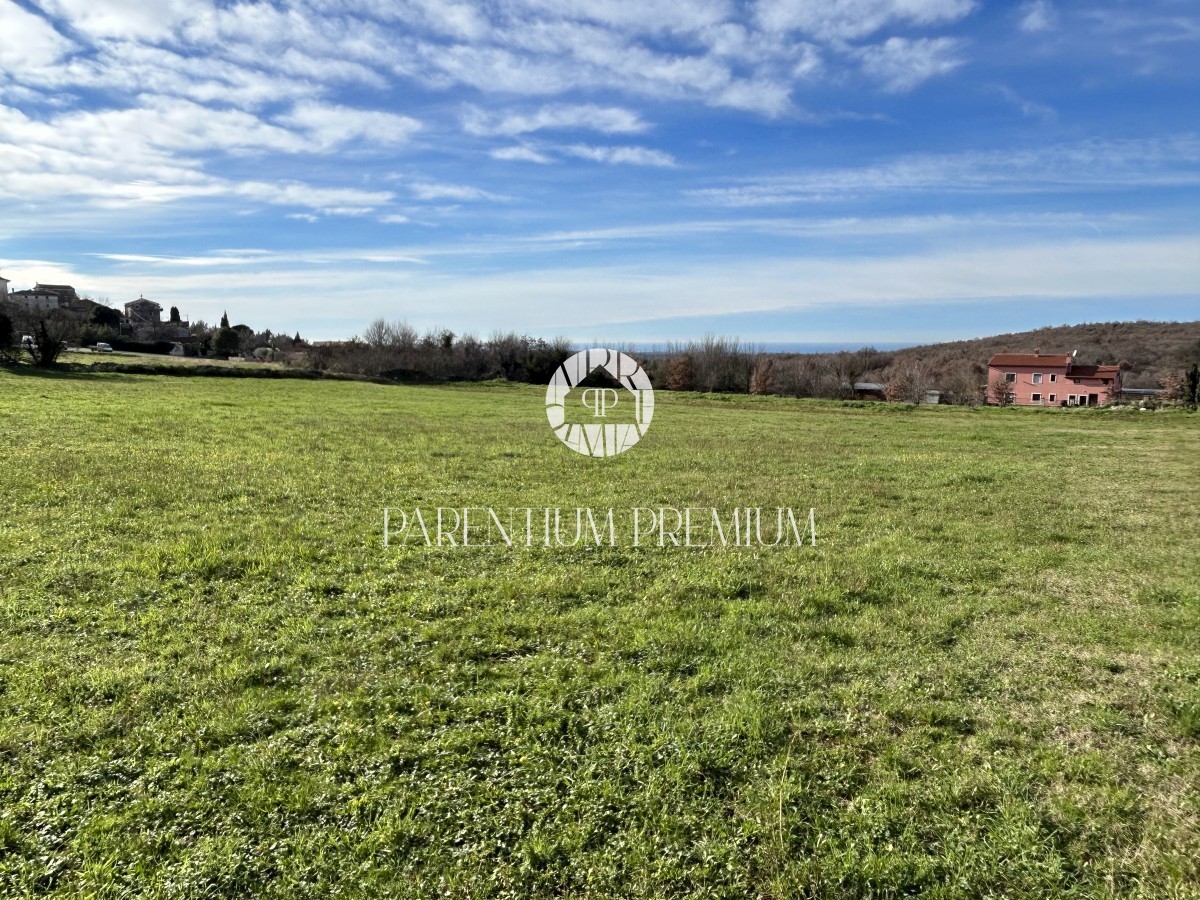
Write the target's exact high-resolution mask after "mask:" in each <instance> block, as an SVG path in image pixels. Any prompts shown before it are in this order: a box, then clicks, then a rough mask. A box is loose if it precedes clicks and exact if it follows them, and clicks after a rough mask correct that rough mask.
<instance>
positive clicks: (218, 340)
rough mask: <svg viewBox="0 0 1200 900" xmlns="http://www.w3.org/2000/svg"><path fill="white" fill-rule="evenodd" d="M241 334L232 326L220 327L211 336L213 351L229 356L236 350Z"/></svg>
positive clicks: (219, 354) (239, 343)
mask: <svg viewBox="0 0 1200 900" xmlns="http://www.w3.org/2000/svg"><path fill="white" fill-rule="evenodd" d="M240 345H241V335H239V334H238V333H237V332H236V331H234V330H233V329H232V328H222V329H220V330H218V331H217V333H216V335H214V336H213V343H212V348H213V352H214V353H216V354H217V355H218V356H230V355H232V354H234V353H237V352H238V347H239V346H240Z"/></svg>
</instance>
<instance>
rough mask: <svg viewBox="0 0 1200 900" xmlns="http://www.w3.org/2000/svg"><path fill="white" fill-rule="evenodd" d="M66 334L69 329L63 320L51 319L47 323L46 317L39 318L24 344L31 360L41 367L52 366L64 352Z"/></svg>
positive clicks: (47, 367)
mask: <svg viewBox="0 0 1200 900" xmlns="http://www.w3.org/2000/svg"><path fill="white" fill-rule="evenodd" d="M66 334H67V329H66V327H65V326H64V324H63V323H62V322H60V321H55V320H50V321H49V323H47V320H46V319H39V320H38V322H37V324H36V325H34V326H33V334H32V335H30V336H29V340H27V341H25V345H24V346H25V350H26V352H27V353H28V354H29V358H30V361H31V362H32V363H33V364H34V365H35V366H38V367H39V368H43V369H49V368H52V367H53V366H54V364H55V363H56V362H58V356H59V354H60V353H62V350H63V344H64V343H65V342H66V341H65V339H66Z"/></svg>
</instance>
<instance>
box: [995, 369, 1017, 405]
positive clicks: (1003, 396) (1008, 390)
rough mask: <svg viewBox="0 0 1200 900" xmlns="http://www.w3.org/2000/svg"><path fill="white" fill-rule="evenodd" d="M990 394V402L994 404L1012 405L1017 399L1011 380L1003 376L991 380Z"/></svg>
mask: <svg viewBox="0 0 1200 900" xmlns="http://www.w3.org/2000/svg"><path fill="white" fill-rule="evenodd" d="M991 396H992V403H994V404H995V405H996V406H1012V405H1013V403H1014V402H1015V401H1016V399H1017V394H1016V391H1015V390H1013V385H1012V382H1011V381H1009V380H1008V379H1006V378H1004V377H1003V376H1001V377H1000V378H997V379H996V380H995V381H993V382H992V386H991Z"/></svg>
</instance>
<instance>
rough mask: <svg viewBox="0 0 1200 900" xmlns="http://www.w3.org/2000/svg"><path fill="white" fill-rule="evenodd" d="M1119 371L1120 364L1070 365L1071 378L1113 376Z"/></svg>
mask: <svg viewBox="0 0 1200 900" xmlns="http://www.w3.org/2000/svg"><path fill="white" fill-rule="evenodd" d="M1120 371H1121V367H1120V366H1071V373H1070V374H1071V377H1072V378H1096V377H1097V376H1099V377H1101V378H1105V377H1113V376H1115V375H1116V374H1117V373H1118V372H1120Z"/></svg>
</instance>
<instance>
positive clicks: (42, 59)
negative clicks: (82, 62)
mask: <svg viewBox="0 0 1200 900" xmlns="http://www.w3.org/2000/svg"><path fill="white" fill-rule="evenodd" d="M0 35H2V37H0V73H2V72H20V71H22V70H29V69H44V68H49V67H51V66H54V65H55V64H56V63H57V62H58V60H59V59H61V58H62V57H63V56H65V55H66V54H67V53H68V52H69V51H70V50H71V48H72V47H73V46H74V45H73V44H72V42H71V41H69V40H67V39H66V38H65V37H63V36H62V35H61V34H59V33H58V32H57V31H56V30H55V29H54V27H53V26H52V25H51V24H50V23H49V22H47V21H46V20H45V19H43V18H41V17H40V16H35V15H34V14H33V13H31V12H28V11H27V10H25V9H24V8H22V7H20V6H17V4H16V3H14V2H13V0H0Z"/></svg>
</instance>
